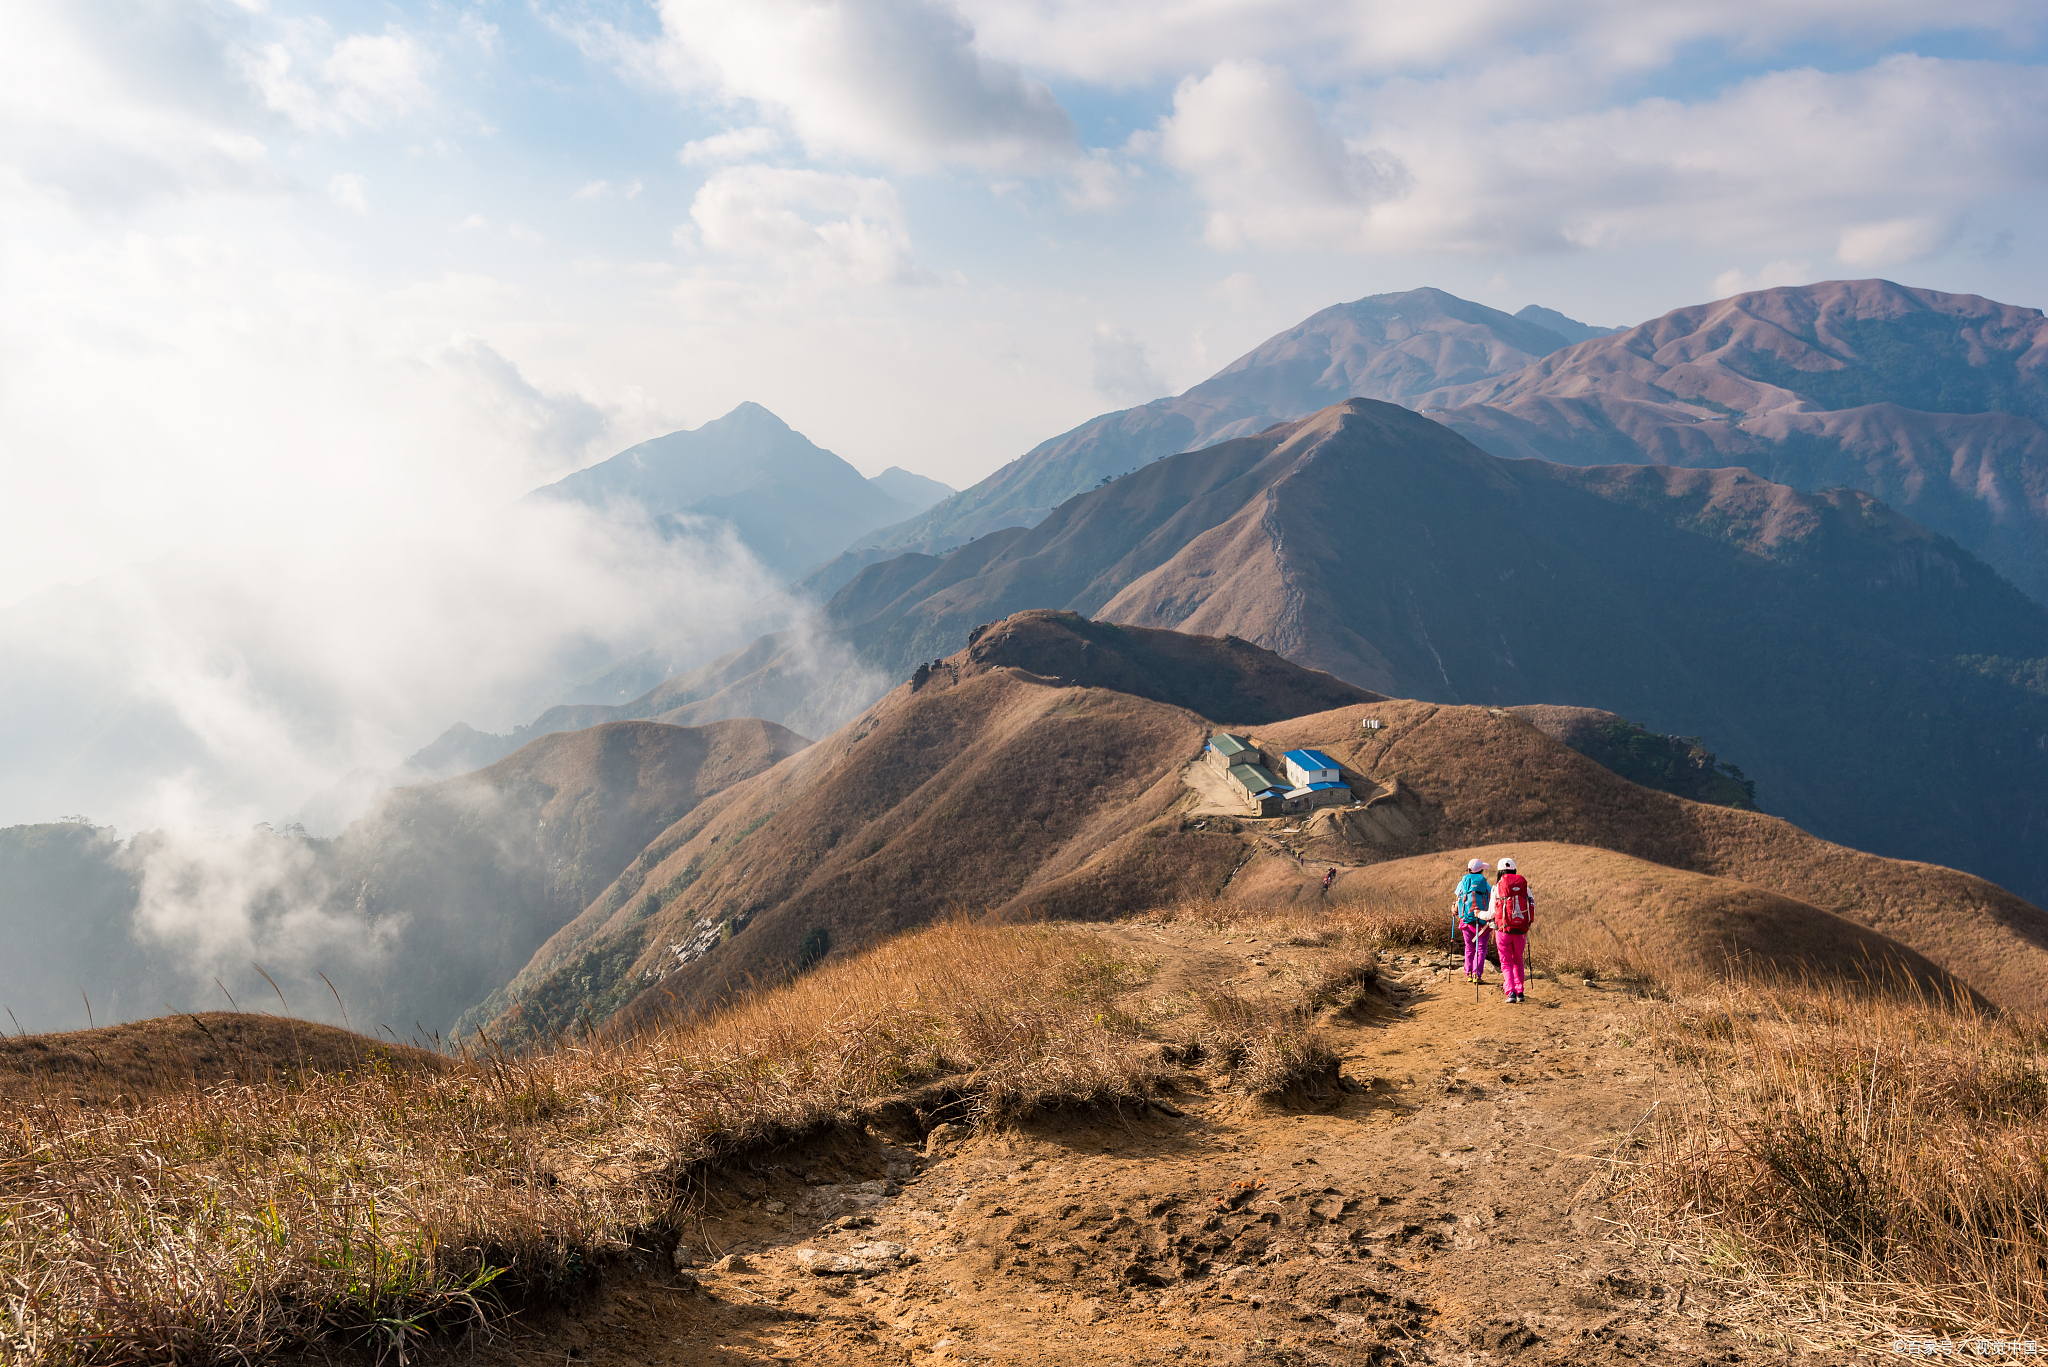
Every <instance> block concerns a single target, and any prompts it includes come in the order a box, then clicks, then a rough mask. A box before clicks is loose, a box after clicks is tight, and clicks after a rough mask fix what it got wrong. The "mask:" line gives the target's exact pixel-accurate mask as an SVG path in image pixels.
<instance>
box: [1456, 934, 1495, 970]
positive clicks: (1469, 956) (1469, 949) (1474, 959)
mask: <svg viewBox="0 0 2048 1367" xmlns="http://www.w3.org/2000/svg"><path fill="white" fill-rule="evenodd" d="M1492 934H1493V928H1492V927H1491V926H1468V925H1466V924H1464V923H1463V922H1460V923H1459V924H1458V941H1459V943H1461V944H1463V945H1464V946H1465V975H1466V976H1467V977H1470V978H1483V977H1485V976H1486V951H1487V950H1488V949H1489V948H1491V947H1492V946H1491V943H1490V942H1489V940H1488V937H1489V936H1491V935H1492Z"/></svg>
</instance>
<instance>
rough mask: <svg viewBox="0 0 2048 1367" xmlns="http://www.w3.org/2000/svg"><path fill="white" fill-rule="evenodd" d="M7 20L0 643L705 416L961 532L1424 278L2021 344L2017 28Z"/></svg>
mask: <svg viewBox="0 0 2048 1367" xmlns="http://www.w3.org/2000/svg"><path fill="white" fill-rule="evenodd" d="M8 10H9V15H10V19H9V24H10V30H11V35H12V37H13V38H14V39H15V40H14V41H10V42H9V43H7V44H6V45H5V46H4V55H0V88H4V89H5V91H6V92H7V93H5V94H0V271H4V277H0V283H4V285H5V288H6V290H7V297H8V298H9V299H10V301H12V302H11V303H10V307H9V309H8V310H7V311H6V316H5V317H4V318H0V365H4V371H0V508H4V509H5V510H6V511H5V512H4V513H0V517H4V518H5V519H7V524H8V525H6V526H5V527H0V532H4V536H0V604H4V603H6V602H9V601H14V600H17V599H19V598H21V597H22V596H24V595H26V594H29V593H32V592H34V591H36V590H38V589H40V588H43V587H45V586H47V585H49V584H51V583H56V582H62V581H76V580H78V579H81V578H87V577H90V576H92V575H95V574H99V573H103V572H105V571H107V570H109V569H111V568H114V567H116V566H118V565H121V564H125V563H131V562H133V561H135V560H138V559H147V558H148V557H149V556H151V555H155V554H162V553H165V552H167V551H172V550H175V549H176V548H177V547H179V546H180V545H184V544H187V543H189V542H190V541H192V540H193V539H195V538H197V539H200V540H205V541H220V540H234V539H236V538H256V539H261V538H262V537H265V536H274V535H278V534H280V533H284V534H289V535H300V534H306V535H315V536H326V535H335V536H346V535H351V534H358V533H362V532H364V531H366V530H368V529H373V528H378V527H382V526H384V525H386V524H387V522H388V521H389V520H390V519H391V518H393V517H394V516H398V517H400V518H401V519H403V518H407V517H410V518H417V519H418V520H420V521H422V522H427V521H431V519H433V518H435V517H438V516H444V515H448V514H449V513H450V512H451V511H452V510H458V509H464V508H472V507H476V506H484V505H491V506H495V505H496V504H499V503H502V502H504V501H506V500H508V499H510V498H513V497H516V496H517V494H518V493H520V492H522V491H523V490H524V489H526V488H528V487H531V486H532V485H534V484H537V483H540V482H543V481H545V480H548V479H552V478H555V477H557V476H559V475H560V474H561V473H563V472H564V471H566V470H568V469H573V468H576V467H578V466H580V465H583V464H587V463H589V462H591V461H593V460H596V459H599V458H602V457H603V456H605V455H608V454H610V453H611V452H613V451H615V450H618V449H620V448H622V447H624V446H626V445H628V444H630V443H631V442H633V441H636V440H639V439H642V438H644V437H647V436H650V435H653V434H655V433H658V432H661V431H665V430H670V429H672V428H674V427H677V426H694V425H696V424H698V423H700V422H703V421H705V420H707V419H709V418H712V417H715V416H717V415H718V414H720V413H722V412H725V411H726V410H728V409H730V408H731V407H732V406H733V405H734V404H735V403H738V402H739V401H741V400H743V399H754V400H757V401H759V402H762V403H765V404H767V405H768V406H769V407H771V408H773V409H775V410H776V411H777V412H778V413H781V414H782V415H783V416H784V417H785V418H787V419H788V420H789V421H790V422H791V423H793V424H794V425H796V426H798V427H799V428H800V429H802V430H803V431H805V432H806V433H808V434H809V435H810V436H812V437H813V438H814V439H815V440H817V441H819V442H820V443H822V444H824V445H826V446H829V447H831V448H833V449H835V450H837V451H839V452H840V453H841V454H843V455H845V456H847V457H848V458H849V459H851V460H852V461H854V462H855V463H856V464H857V465H859V466H861V467H862V468H863V469H865V470H867V471H869V472H870V473H872V472H874V471H877V470H880V469H881V468H883V467H884V466H887V465H890V464H901V465H904V466H907V467H909V468H911V469H915V470H918V471H920V472H923V473H926V474H930V475H933V476H935V477H937V478H940V479H943V480H946V481H947V482H949V483H951V484H954V485H956V486H961V485H965V484H967V483H970V482H972V481H973V480H975V479H977V478H979V477H981V476H983V475H985V474H987V473H988V472H989V471H990V470H992V469H994V468H995V467H996V466H998V465H1000V464H1001V463H1002V462H1003V461H1005V460H1008V459H1010V458H1012V457H1014V456H1015V455H1017V454H1019V453H1020V452H1022V451H1023V450H1025V449H1027V448H1028V447H1029V446H1031V445H1032V444H1034V443H1036V442H1037V441H1039V440H1041V439H1043V438H1045V437H1047V436H1050V435H1052V434H1054V433H1056V432H1058V431H1060V430H1062V429H1064V428H1066V427H1068V426H1071V425H1072V424H1074V423H1076V422H1079V421H1081V420H1083V419H1085V418H1087V417H1089V416H1091V415H1092V414H1094V413H1096V412H1100V411H1103V410H1105V409H1108V408H1113V407H1120V406H1124V405H1127V404H1130V403H1133V402H1139V401H1142V400H1144V399H1147V398H1151V397H1156V396H1157V395H1158V394H1161V393H1166V392H1173V391H1178V390H1180V389H1182V388H1185V387H1186V386H1187V385H1189V384H1191V383H1193V382H1195V381H1196V380H1198V379H1200V378H1201V377H1202V376H1203V375H1205V374H1207V373H1209V372H1210V371H1212V370H1213V369H1215V368H1217V367H1218V366H1220V365H1222V364H1224V363H1225V362H1227V361H1228V360H1230V359H1231V358H1232V357H1234V356H1235V355H1237V354H1239V353H1240V352H1242V351H1244V350H1246V349H1248V348H1249V347H1250V346H1252V345H1254V344H1256V343H1257V342H1258V341H1259V340H1261V339H1262V338H1263V337H1265V336H1267V335H1269V334H1270V333H1272V332H1274V331H1276V330H1278V329H1279V328H1282V327H1284V326H1286V325H1288V324H1289V323H1292V322H1294V321H1296V320H1297V319H1299V318H1300V317H1302V316H1304V315H1306V314H1308V313H1310V312H1312V311H1314V310H1315V309H1317V308H1320V307H1323V306H1325V305H1327V304H1330V303H1333V302H1336V301H1339V300H1342V299H1349V298H1355V297H1357V296H1360V295H1363V294H1368V293H1374V292H1379V291H1384V290H1395V289H1404V288H1409V287H1412V286H1415V285H1420V284H1434V285H1438V286H1441V287H1443V288H1446V289H1449V290H1452V291H1453V292H1456V293H1459V294H1462V295H1465V296H1467V297H1470V298H1475V299H1479V300H1481V301H1483V302H1486V303H1489V304H1494V305H1496V306H1499V307H1502V308H1506V309H1509V310H1512V309H1515V308H1519V307H1520V306H1522V305H1524V304H1528V303H1541V304H1545V305H1548V306H1550V307H1554V308H1558V309H1561V310H1563V311H1564V312H1566V313H1569V314H1571V315H1573V316H1575V317H1579V318H1582V319H1585V320H1587V321H1591V322H1598V323H1632V322H1637V321H1641V320H1643V319H1645V318H1648V317H1652V316H1654V315H1656V314H1658V313H1661V312H1663V311H1665V310H1667V309H1670V308H1674V307H1677V306H1680V305H1683V304H1688V303H1694V302H1698V301H1700V300H1703V299H1707V298H1711V297H1716V296H1718V295H1722V294H1727V293H1731V292H1734V291H1736V290H1739V289H1743V288H1750V287H1755V286H1758V285H1767V284H1776V283H1795V282H1800V281H1805V280H1815V279H1826V278H1833V277H1842V276H1860V275H1873V274H1879V275H1885V276H1888V277H1891V278H1894V279H1899V280H1903V281H1906V282H1908V283H1913V284H1923V285H1928V286H1932V287H1935V288H1941V289H1949V290H1958V291H1971V292H1978V293H1983V294H1987V295H1990V296H1993V297H1995V298H1999V299H2003V300H2006V301H2009V302H2015V303H2021V304H2030V305H2038V304H2040V303H2042V302H2043V300H2044V297H2048V288H2044V284H2048V281H2044V275H2043V267H2042V264H2041V263H2042V260H2043V252H2042V247H2043V245H2044V244H2043V242H2042V240H2041V231H2042V230H2041V228H2040V226H2039V225H2040V224H2041V223H2042V221H2043V215H2042V213H2041V209H2042V207H2043V199H2044V194H2043V191H2044V180H2048V94H2044V90H2048V81H2044V80H2043V79H2042V72H2041V71H2040V70H2039V63H2040V61H2041V58H2042V34H2041V32H2040V22H2041V21H2040V11H2039V8H2038V6H2035V5H2030V4H2025V3H2019V2H2018V0H1964V3H1950V4H1942V5H1939V6H1937V5H1933V4H1924V3H1889V4H1887V3H1867V2H1866V3H1857V4H1849V3H1843V2H1841V0H1789V3H1771V4H1754V3H1721V4H1701V3H1686V4H1677V5H1670V4H1640V3H1618V2H1615V3H1592V4H1588V3H1583V2H1580V3H1570V4H1565V3H1555V2H1554V0H1488V2H1486V3H1472V4H1463V5H1446V6H1435V7H1416V6H1413V5H1408V4H1400V3H1392V2H1391V0H1385V2H1381V3H1358V4H1328V3H1305V2H1304V0H1211V2H1210V3H1202V4H1196V3H1191V2H1190V0H1173V2H1171V3H1168V2H1166V0H1098V2H1096V3H1085V4H1084V3H1079V2H1078V0H1002V2H1000V3H998V0H958V2H957V3H955V0H750V3H749V4H747V5H744V6H732V5H729V4H715V3H709V0H664V3H660V4H651V3H636V2H632V0H587V2H584V3H577V2H576V0H440V2H439V3H426V4H415V3H404V4H400V3H371V2H367V0H358V2H357V3H321V2H320V0H270V2H269V3H266V2H265V0H126V2H125V3H105V2H103V0H12V3H10V5H9V6H8ZM30 510H33V511H30Z"/></svg>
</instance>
